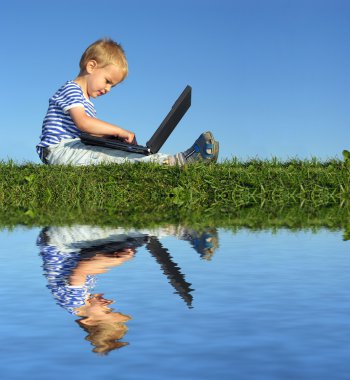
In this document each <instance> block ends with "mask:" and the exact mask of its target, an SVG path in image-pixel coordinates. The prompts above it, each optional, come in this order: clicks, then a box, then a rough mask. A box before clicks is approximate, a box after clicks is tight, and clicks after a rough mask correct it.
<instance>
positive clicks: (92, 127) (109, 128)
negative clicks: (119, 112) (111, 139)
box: [68, 107, 136, 144]
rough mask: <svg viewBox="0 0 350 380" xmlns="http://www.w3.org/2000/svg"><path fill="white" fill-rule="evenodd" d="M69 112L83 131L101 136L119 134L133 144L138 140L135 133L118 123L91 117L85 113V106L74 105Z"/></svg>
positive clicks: (118, 135)
mask: <svg viewBox="0 0 350 380" xmlns="http://www.w3.org/2000/svg"><path fill="white" fill-rule="evenodd" d="M68 112H69V114H70V117H71V118H72V120H73V121H74V124H75V125H76V127H77V128H78V129H80V130H81V131H83V132H87V133H90V134H92V135H99V136H105V135H107V136H117V137H120V138H122V139H125V141H126V142H127V143H129V144H133V143H134V142H135V141H136V139H135V133H133V132H131V131H127V130H126V129H123V128H120V127H117V126H116V125H113V124H110V123H106V122H105V121H102V120H100V119H96V118H93V117H90V116H88V115H87V114H86V113H85V110H84V108H83V107H74V108H71V109H70V110H69V111H68Z"/></svg>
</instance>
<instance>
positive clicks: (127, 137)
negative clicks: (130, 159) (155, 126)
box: [120, 131, 137, 145]
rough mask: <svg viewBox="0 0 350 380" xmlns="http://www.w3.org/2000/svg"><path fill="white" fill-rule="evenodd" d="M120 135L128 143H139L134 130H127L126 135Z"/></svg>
mask: <svg viewBox="0 0 350 380" xmlns="http://www.w3.org/2000/svg"><path fill="white" fill-rule="evenodd" d="M120 137H122V138H123V139H124V140H125V142H127V143H128V144H133V145H137V142H136V136H135V133H134V132H130V131H125V136H120Z"/></svg>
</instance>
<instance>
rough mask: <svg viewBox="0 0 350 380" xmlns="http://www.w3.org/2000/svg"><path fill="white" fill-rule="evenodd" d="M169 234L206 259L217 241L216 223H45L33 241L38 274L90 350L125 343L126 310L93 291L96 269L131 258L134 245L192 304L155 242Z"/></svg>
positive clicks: (164, 252)
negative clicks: (141, 226)
mask: <svg viewBox="0 0 350 380" xmlns="http://www.w3.org/2000/svg"><path fill="white" fill-rule="evenodd" d="M167 236H173V237H176V238H177V239H180V240H185V241H188V242H189V243H190V244H191V246H192V247H193V249H194V250H195V251H196V252H197V253H198V254H199V255H200V257H201V258H202V259H204V260H210V259H211V258H212V256H213V254H214V252H215V250H216V248H217V247H218V237H217V236H218V235H217V231H216V229H204V230H203V229H202V230H200V231H198V230H195V229H189V228H185V227H182V226H168V227H166V228H158V229H155V230H142V231H137V230H126V229H123V228H102V227H91V226H70V227H45V228H43V229H42V230H41V232H40V234H39V236H38V239H37V245H38V246H39V247H40V255H41V257H42V259H43V269H44V275H45V277H46V278H47V281H48V285H47V287H48V288H49V289H50V291H51V293H52V295H53V297H54V299H55V301H56V303H57V304H58V305H59V306H61V307H63V308H64V309H66V310H67V311H68V312H69V313H71V314H74V315H77V316H78V317H79V319H78V320H76V322H77V324H78V325H79V326H80V327H82V328H83V329H84V330H85V331H86V332H87V334H88V335H87V336H86V340H88V341H90V342H91V344H92V345H93V346H94V349H93V352H96V353H99V354H107V353H108V352H110V351H111V350H114V349H117V348H121V347H123V346H125V345H127V344H128V343H127V342H123V341H121V340H122V339H123V337H124V335H125V333H126V332H127V326H126V324H125V322H127V321H128V320H130V319H131V316H129V315H126V314H123V313H121V312H118V311H114V310H113V308H111V307H110V305H111V304H112V303H113V302H114V301H113V300H108V299H106V298H104V296H103V294H100V293H93V289H94V286H95V284H96V275H99V274H103V273H106V272H107V271H108V270H109V269H111V268H113V267H116V266H120V265H122V264H123V263H125V262H126V261H129V260H132V259H134V256H135V253H136V250H137V248H139V247H141V246H145V248H146V249H147V251H148V252H149V253H150V254H151V255H152V256H153V257H154V259H155V260H156V262H157V263H158V264H159V265H160V268H161V270H162V272H163V273H164V275H165V276H166V277H167V280H168V282H169V283H170V284H171V285H172V287H173V288H174V290H175V293H177V294H178V295H179V296H180V297H181V298H182V299H183V300H184V302H185V303H186V304H187V306H188V307H189V308H191V307H192V301H193V295H192V291H193V290H194V289H192V288H191V283H189V282H188V281H187V280H186V278H185V274H184V273H182V270H181V268H180V267H179V265H178V264H177V263H176V262H174V260H173V258H172V256H171V255H170V253H169V250H168V249H167V248H166V247H164V245H163V244H162V243H161V242H160V240H161V239H162V238H163V237H167Z"/></svg>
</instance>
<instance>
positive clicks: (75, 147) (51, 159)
mask: <svg viewBox="0 0 350 380" xmlns="http://www.w3.org/2000/svg"><path fill="white" fill-rule="evenodd" d="M45 150H46V154H45V160H46V162H47V163H48V164H49V165H76V166H83V165H98V164H102V163H115V164H123V163H125V162H131V163H134V162H154V163H158V164H164V163H165V162H166V161H167V159H168V157H169V155H167V154H163V153H156V154H151V155H149V156H144V155H143V154H138V153H129V152H124V151H122V150H118V149H110V148H105V147H102V146H93V145H85V144H83V143H82V142H81V140H80V139H79V138H76V139H65V140H62V141H60V142H59V143H58V144H55V145H51V146H49V147H48V148H46V149H45Z"/></svg>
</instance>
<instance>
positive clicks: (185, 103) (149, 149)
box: [80, 86, 192, 155]
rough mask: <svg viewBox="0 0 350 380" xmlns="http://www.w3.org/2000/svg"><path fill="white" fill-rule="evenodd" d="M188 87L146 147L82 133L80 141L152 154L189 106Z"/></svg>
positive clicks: (189, 95) (189, 91)
mask: <svg viewBox="0 0 350 380" xmlns="http://www.w3.org/2000/svg"><path fill="white" fill-rule="evenodd" d="M191 91H192V88H191V87H190V86H186V88H185V89H184V90H183V92H182V94H181V95H180V96H179V97H178V99H177V100H176V102H175V103H174V105H173V107H172V108H171V110H170V112H169V113H168V115H167V116H166V117H165V119H164V120H163V121H162V123H161V125H160V126H159V127H158V129H157V130H156V131H155V132H154V134H153V136H152V137H151V138H150V139H149V140H148V141H147V143H146V146H141V145H132V144H128V143H125V142H122V141H120V140H118V139H116V138H114V137H112V138H107V137H96V136H92V135H90V134H88V133H85V132H82V133H81V136H80V139H81V141H82V142H83V143H84V144H87V145H98V146H104V147H106V148H113V149H119V150H125V151H127V152H130V153H140V154H144V155H149V154H154V153H157V152H158V151H159V149H160V148H161V147H162V146H163V144H164V143H165V141H166V140H167V138H168V137H169V136H170V134H171V132H172V131H173V130H174V129H175V127H176V126H177V124H178V123H179V121H180V120H181V119H182V117H183V115H184V114H185V113H186V112H187V110H188V109H189V108H190V106H191Z"/></svg>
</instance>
